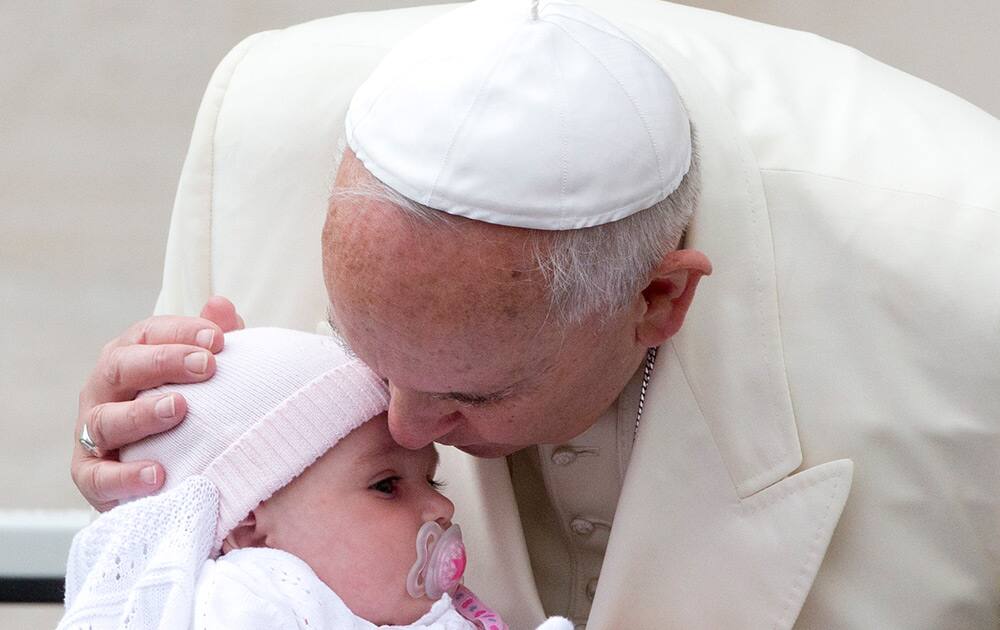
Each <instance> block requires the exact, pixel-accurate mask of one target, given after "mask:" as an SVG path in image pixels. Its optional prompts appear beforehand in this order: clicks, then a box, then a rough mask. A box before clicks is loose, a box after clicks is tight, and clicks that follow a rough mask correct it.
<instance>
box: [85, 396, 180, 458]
mask: <svg viewBox="0 0 1000 630" xmlns="http://www.w3.org/2000/svg"><path fill="white" fill-rule="evenodd" d="M185 413H187V403H186V402H185V401H184V397H183V396H181V395H180V394H163V395H161V396H142V397H140V398H138V399H137V400H130V401H127V402H114V403H104V404H103V405H97V406H96V407H93V408H91V410H90V416H89V418H88V419H87V432H88V433H89V434H90V439H92V440H93V441H94V444H96V445H97V448H98V449H100V451H101V452H106V451H112V450H115V449H118V448H121V447H122V446H125V445H126V444H132V443H133V442H138V441H139V440H141V439H143V438H145V437H149V436H150V435H153V434H156V433H162V432H163V431H166V430H167V429H170V428H173V427H175V426H177V424H178V423H179V422H180V421H181V419H182V418H183V417H184V414H185Z"/></svg>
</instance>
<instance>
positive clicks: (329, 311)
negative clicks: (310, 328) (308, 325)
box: [326, 306, 358, 359]
mask: <svg viewBox="0 0 1000 630" xmlns="http://www.w3.org/2000/svg"><path fill="white" fill-rule="evenodd" d="M326 323H327V325H328V326H329V327H330V336H331V337H333V340H334V341H335V342H337V345H338V346H340V348H341V349H342V350H343V351H344V352H346V353H347V354H348V356H350V357H351V358H352V359H357V358H358V355H357V354H355V353H354V350H352V349H351V344H349V343H347V340H346V339H344V335H343V334H341V332H340V327H339V326H337V321H336V320H335V319H334V318H333V307H332V306H327V307H326Z"/></svg>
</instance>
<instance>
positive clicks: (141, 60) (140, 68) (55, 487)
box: [0, 0, 1000, 627]
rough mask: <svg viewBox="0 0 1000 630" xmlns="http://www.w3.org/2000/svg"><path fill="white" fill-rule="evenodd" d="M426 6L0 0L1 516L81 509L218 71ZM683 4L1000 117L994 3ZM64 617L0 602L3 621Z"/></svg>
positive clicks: (399, 0) (351, 0)
mask: <svg viewBox="0 0 1000 630" xmlns="http://www.w3.org/2000/svg"><path fill="white" fill-rule="evenodd" d="M416 4H429V3H427V2H419V1H409V2H407V1H403V0H395V1H394V0H384V1H375V0H369V1H368V2H365V1H363V0H328V1H325V2H320V1H318V0H305V1H304V0H296V1H292V0H284V1H277V0H274V1H270V2H253V3H251V2H244V3H241V2H236V1H235V0H225V1H222V0H218V1H215V2H209V3H197V2H193V1H184V2H160V3H152V2H147V3H131V2H117V3H111V2H108V3H101V4H98V3H90V2H87V3H84V2H52V1H39V2H18V3H2V4H0V313H2V317H0V323H2V324H3V325H2V326H0V400H2V401H3V405H4V413H3V414H2V415H0V480H2V481H0V484H2V492H0V511H2V510H10V509H24V508H32V509H53V508H62V509H65V508H81V507H84V505H85V504H84V503H83V502H82V500H81V499H80V498H79V497H78V496H77V494H76V491H75V488H74V487H73V485H72V483H71V482H70V480H69V476H68V472H67V464H68V461H69V452H70V446H71V442H72V436H71V435H70V427H71V426H72V424H73V418H74V416H75V413H76V395H77V391H78V390H79V387H80V386H81V384H82V382H83V380H84V378H85V377H86V374H87V372H88V370H89V369H90V367H91V366H92V364H93V361H94V360H95V358H96V356H97V353H98V351H99V349H100V347H101V345H102V344H103V343H104V342H105V341H106V340H108V339H109V338H111V337H112V336H114V335H116V334H117V333H118V332H120V331H121V330H122V329H123V328H124V327H125V326H127V325H128V324H129V323H131V322H133V321H135V320H138V319H140V318H142V317H144V316H145V315H147V314H148V313H149V311H150V310H151V309H152V306H153V303H154V300H155V297H156V293H157V290H158V286H159V268H160V265H161V263H162V257H163V249H164V242H165V237H166V231H167V225H168V221H169V213H170V206H171V202H172V198H173V190H174V187H175V185H176V180H177V176H178V174H179V172H180V167H181V163H182V161H183V158H184V152H185V150H186V145H187V141H188V137H189V134H190V128H191V124H192V122H193V119H194V115H195V112H196V110H197V106H198V102H199V100H200V97H201V93H202V90H203V88H204V86H205V84H206V82H207V81H208V78H209V75H210V74H211V72H212V70H213V68H214V67H215V64H216V63H217V62H218V61H219V60H220V59H221V58H222V56H223V55H224V54H225V53H226V51H227V50H228V49H229V48H231V47H232V46H233V45H235V44H236V43H237V42H238V41H239V40H240V39H242V38H243V37H244V36H246V35H248V34H250V33H253V32H256V31H259V30H264V29H268V28H280V27H283V26H287V25H289V24H294V23H297V22H301V21H305V20H309V19H313V18H316V17H323V16H327V15H332V14H335V13H341V12H344V11H349V10H359V9H378V8H385V7H390V6H410V5H416ZM689 4H697V5H699V6H704V7H707V8H711V9H715V10H721V11H725V12H729V13H733V14H738V15H742V16H744V17H748V18H751V19H757V20H761V21H765V22H770V23H774V24H779V25H782V26H788V27H791V28H798V29H803V30H809V31H813V32H816V33H820V34H822V35H825V36H827V37H830V38H832V39H835V40H838V41H841V42H844V43H847V44H850V45H853V46H855V47H857V48H860V49H861V50H862V51H864V52H866V53H868V54H870V55H872V56H873V57H876V58H878V59H881V60H883V61H885V62H887V63H890V64H892V65H895V66H897V67H900V68H902V69H904V70H906V71H908V72H911V73H912V74H915V75H917V76H920V77H922V78H925V79H927V80H929V81H931V82H933V83H937V84H938V85H941V86H943V87H945V88H947V89H949V90H951V91H953V92H956V93H957V94H959V95H960V96H963V97H964V98H966V99H967V100H969V101H971V102H973V103H975V104H977V105H979V106H980V107H982V108H983V109H986V110H987V111H989V112H991V113H993V114H994V115H1000V81H998V80H997V75H998V70H1000V62H998V61H997V60H998V59H1000V39H998V38H997V37H996V34H997V33H1000V4H998V3H997V0H966V1H964V2H961V3H942V2H932V1H930V0H919V1H918V0H884V1H881V2H860V1H848V0H841V1H839V2H829V1H828V0H808V1H806V0H757V1H753V0H746V1H743V2H740V1H736V0H702V1H701V2H690V3H689ZM3 553H4V550H3V540H2V539H0V554H3ZM57 617H58V610H57V609H55V607H22V606H18V607H15V606H2V607H0V626H2V627H48V626H50V625H52V623H54V619H56V618H57Z"/></svg>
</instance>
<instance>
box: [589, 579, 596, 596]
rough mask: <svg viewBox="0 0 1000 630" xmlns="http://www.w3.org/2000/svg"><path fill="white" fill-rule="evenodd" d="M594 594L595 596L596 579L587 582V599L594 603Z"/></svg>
mask: <svg viewBox="0 0 1000 630" xmlns="http://www.w3.org/2000/svg"><path fill="white" fill-rule="evenodd" d="M595 594H597V578H594V579H592V580H590V581H589V582H587V599H589V600H590V601H594V595H595Z"/></svg>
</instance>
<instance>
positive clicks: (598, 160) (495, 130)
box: [346, 0, 691, 230]
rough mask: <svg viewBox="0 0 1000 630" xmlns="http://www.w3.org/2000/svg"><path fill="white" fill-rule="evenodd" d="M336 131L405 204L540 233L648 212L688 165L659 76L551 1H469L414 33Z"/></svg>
mask: <svg viewBox="0 0 1000 630" xmlns="http://www.w3.org/2000/svg"><path fill="white" fill-rule="evenodd" d="M536 11H537V12H536ZM346 132H347V142H348V144H349V146H350V147H351V149H352V150H353V151H354V152H355V154H356V155H357V157H358V158H359V159H360V160H361V161H362V163H363V164H364V165H365V167H366V168H367V169H368V170H369V172H371V173H372V174H373V175H374V176H375V177H377V178H379V179H380V180H382V181H383V182H384V183H386V184H387V185H389V186H390V187H391V188H393V189H395V190H396V191H397V192H399V193H401V194H403V195H405V196H406V197H408V198H410V199H412V200H414V201H417V202H419V203H422V204H424V205H427V206H430V207H432V208H436V209H439V210H443V211H445V212H448V213H449V214H454V215H459V216H463V217H468V218H470V219H476V220H479V221H485V222H487V223H494V224H499V225H509V226H515V227H524V228H535V229H543V230H564V229H576V228H584V227H590V226H594V225H601V224H603V223H610V222H612V221H616V220H618V219H622V218H624V217H627V216H629V215H631V214H633V213H635V212H637V211H639V210H643V209H645V208H648V207H649V206H652V205H653V204H655V203H656V202H658V201H661V200H663V199H664V198H665V197H667V195H669V194H670V193H672V192H673V191H674V190H676V188H677V186H678V184H679V183H680V181H681V179H682V178H683V177H684V175H685V174H686V173H687V171H688V168H689V166H690V163H691V136H690V126H689V122H688V116H687V113H686V112H685V110H684V106H683V105H682V103H681V100H680V96H679V95H678V93H677V90H676V88H675V86H674V84H673V82H672V81H671V80H670V78H669V77H668V76H667V74H666V72H664V70H663V69H662V68H661V67H660V66H659V65H658V64H657V62H656V61H654V60H653V59H652V58H651V57H650V56H649V54H647V53H646V52H645V51H644V50H643V49H642V48H641V47H639V45H638V44H636V43H635V42H634V41H632V40H631V39H629V38H628V36H627V35H625V34H624V33H622V32H621V31H620V30H619V29H617V28H616V27H614V26H612V25H611V24H610V23H608V22H607V21H606V20H604V19H603V18H601V17H599V16H597V15H595V14H594V13H593V12H591V11H589V10H587V9H585V8H583V7H581V6H578V5H576V4H573V3H571V2H565V1H561V0H553V1H550V2H543V3H542V4H541V6H540V7H539V8H537V10H536V9H535V8H534V7H533V6H532V3H531V2H529V1H527V0H478V1H476V2H472V3H470V4H468V5H464V6H462V7H460V8H458V9H455V10H454V11H452V12H450V13H448V14H446V15H444V16H442V17H441V18H439V19H437V20H435V21H433V22H431V23H430V24H428V25H426V26H424V27H423V28H420V29H419V30H417V31H416V32H414V33H413V34H411V35H410V36H409V37H407V38H406V39H404V40H403V41H401V42H400V43H399V44H398V45H397V46H396V47H395V48H393V49H392V50H391V51H390V52H389V53H388V54H387V55H386V57H385V59H384V60H383V61H382V63H381V64H380V65H379V66H378V67H377V68H376V69H375V71H374V72H373V73H372V75H371V76H370V77H369V78H368V80H367V81H365V83H364V84H362V85H361V87H360V88H358V91H357V92H356V93H355V95H354V98H353V99H352V101H351V105H350V108H349V109H348V112H347V120H346Z"/></svg>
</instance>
